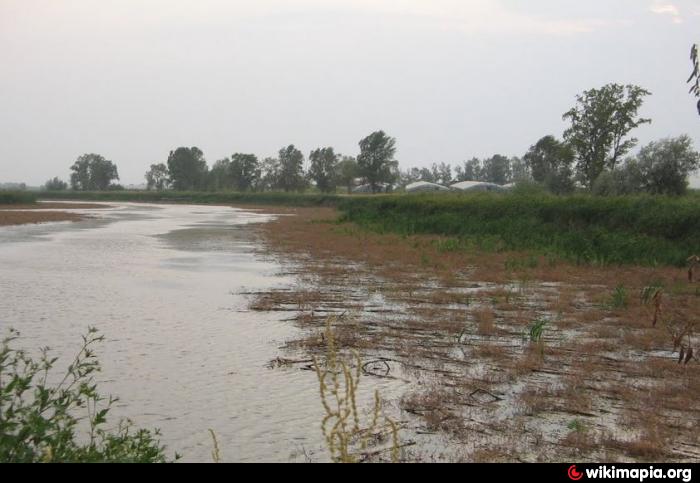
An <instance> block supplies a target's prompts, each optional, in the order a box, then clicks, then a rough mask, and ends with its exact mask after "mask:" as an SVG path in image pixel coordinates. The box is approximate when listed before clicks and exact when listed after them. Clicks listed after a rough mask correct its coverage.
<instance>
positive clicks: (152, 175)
mask: <svg viewBox="0 0 700 483" xmlns="http://www.w3.org/2000/svg"><path fill="white" fill-rule="evenodd" d="M169 183H170V180H169V179H168V167H167V166H166V165H165V164H164V163H158V164H152V165H151V168H150V169H149V170H148V171H146V188H147V189H149V190H152V189H156V190H158V191H161V190H164V189H165V188H167V187H168V184H169Z"/></svg>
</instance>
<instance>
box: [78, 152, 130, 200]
mask: <svg viewBox="0 0 700 483" xmlns="http://www.w3.org/2000/svg"><path fill="white" fill-rule="evenodd" d="M70 169H71V171H72V173H71V175H70V184H71V187H72V188H73V189H74V190H80V191H102V190H106V189H108V188H110V186H112V181H114V180H118V179H119V174H118V173H117V166H116V165H115V164H114V163H113V162H112V161H109V160H108V159H105V158H104V156H102V155H99V154H95V153H90V154H83V155H82V156H79V157H78V159H76V160H75V163H73V166H71V168H70Z"/></svg>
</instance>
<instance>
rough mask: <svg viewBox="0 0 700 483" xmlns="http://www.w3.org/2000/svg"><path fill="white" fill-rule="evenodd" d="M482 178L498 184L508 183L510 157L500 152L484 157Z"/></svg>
mask: <svg viewBox="0 0 700 483" xmlns="http://www.w3.org/2000/svg"><path fill="white" fill-rule="evenodd" d="M482 178H483V180H484V181H488V182H489V183H496V184H500V185H503V184H507V183H510V178H511V171H510V159H508V157H506V156H502V155H500V154H496V155H494V156H492V157H490V158H488V159H485V160H484V166H483V174H482Z"/></svg>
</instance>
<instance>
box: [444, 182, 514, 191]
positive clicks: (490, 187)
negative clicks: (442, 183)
mask: <svg viewBox="0 0 700 483" xmlns="http://www.w3.org/2000/svg"><path fill="white" fill-rule="evenodd" d="M450 188H452V189H456V190H460V191H505V190H506V188H504V187H503V186H501V185H499V184H495V183H487V182H485V181H461V182H459V183H455V184H453V185H452V186H450Z"/></svg>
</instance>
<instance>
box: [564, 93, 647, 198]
mask: <svg viewBox="0 0 700 483" xmlns="http://www.w3.org/2000/svg"><path fill="white" fill-rule="evenodd" d="M650 94H651V93H650V92H649V91H647V90H645V89H642V88H641V87H638V86H634V85H627V86H622V85H619V84H608V85H605V86H603V87H601V88H600V89H591V90H588V91H585V92H584V93H583V94H582V95H579V96H577V97H576V101H577V105H576V106H575V107H573V108H572V109H571V110H569V111H568V112H567V113H565V114H564V116H563V118H564V119H568V120H569V121H570V122H571V126H570V127H569V128H568V129H567V130H566V131H565V132H564V139H565V140H566V141H567V142H568V143H569V144H570V145H571V146H572V148H573V149H574V152H575V153H576V157H577V162H578V164H577V168H578V172H579V176H580V177H581V180H582V181H583V183H584V184H585V185H586V186H588V187H589V188H590V187H592V184H593V182H594V181H595V180H596V179H597V178H598V176H599V175H600V173H602V172H603V171H604V170H606V169H607V170H610V171H612V170H614V169H615V167H616V165H617V163H618V161H620V160H621V159H622V157H623V156H624V155H625V154H627V153H628V152H629V151H630V149H632V148H633V147H634V146H635V145H636V144H637V139H636V138H629V139H625V138H626V137H627V135H628V134H629V133H630V131H632V130H633V129H634V128H636V127H637V126H639V125H641V124H646V123H650V122H651V120H650V119H644V118H640V117H638V115H637V112H638V111H639V108H640V107H641V106H642V104H643V102H644V97H646V96H648V95H650Z"/></svg>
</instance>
